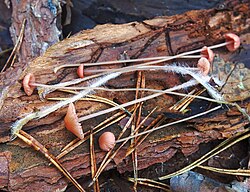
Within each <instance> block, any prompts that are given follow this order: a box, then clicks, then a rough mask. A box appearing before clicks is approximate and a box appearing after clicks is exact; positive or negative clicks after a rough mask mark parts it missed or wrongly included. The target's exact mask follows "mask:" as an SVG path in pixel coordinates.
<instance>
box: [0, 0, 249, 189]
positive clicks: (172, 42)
mask: <svg viewBox="0 0 250 192" xmlns="http://www.w3.org/2000/svg"><path fill="white" fill-rule="evenodd" d="M249 15H250V10H249V4H240V3H239V2H238V1H230V2H229V3H228V4H227V8H226V9H224V10H216V9H211V10H199V11H190V12H187V13H185V14H183V15H175V16H171V17H159V18H155V19H152V20H147V21H144V22H142V23H138V22H133V23H128V24H123V25H112V24H105V25H100V26H97V27H95V28H94V29H92V30H86V31H82V32H80V33H78V34H76V35H74V36H72V37H70V38H68V39H65V40H63V41H61V42H58V43H56V44H55V45H53V46H52V47H50V48H48V49H47V51H46V52H45V53H44V54H43V55H42V56H40V57H37V58H35V59H34V60H32V61H29V63H28V66H27V67H26V66H25V67H23V65H21V64H20V63H17V64H16V65H15V66H14V67H13V68H11V69H8V70H7V71H6V72H5V73H2V74H0V79H1V81H0V88H1V95H0V96H1V97H0V99H1V100H0V101H1V102H0V104H1V105H0V109H1V110H0V136H1V137H0V142H1V144H0V152H1V154H2V153H8V154H10V156H11V158H7V160H6V158H5V156H0V161H4V162H8V165H9V166H8V169H9V170H8V171H9V172H8V174H9V176H8V181H7V180H6V178H7V177H6V176H3V178H4V182H1V183H0V184H1V186H0V187H2V188H8V190H10V191H28V190H35V191H55V190H63V189H65V187H66V186H67V184H68V183H67V182H68V181H67V180H66V179H65V178H64V177H63V175H61V173H59V172H58V170H57V169H56V168H54V167H53V166H49V165H48V164H49V162H48V161H47V160H46V158H44V157H43V156H42V155H41V154H39V153H38V152H36V151H34V150H33V149H32V148H30V147H28V146H26V145H25V144H23V143H22V142H21V141H20V140H18V139H16V140H14V141H12V142H10V141H9V129H10V126H11V124H12V123H13V122H15V121H16V120H17V119H19V118H21V117H23V116H24V115H25V114H27V113H30V112H33V111H36V110H39V109H42V108H44V107H47V106H50V105H51V104H53V103H54V102H52V101H40V100H39V97H38V95H37V93H35V94H33V95H32V96H31V97H28V96H26V95H25V93H24V91H23V90H22V85H21V80H22V79H23V77H24V75H25V74H26V73H28V72H31V73H33V74H34V75H35V76H36V81H37V82H39V83H44V84H55V83H59V82H64V81H68V80H71V79H73V78H77V75H76V69H75V68H67V69H62V70H60V71H58V73H56V74H55V73H54V72H53V69H54V67H57V66H60V65H62V64H66V63H84V62H101V61H109V60H117V59H118V58H119V57H120V55H121V54H122V53H123V52H124V51H125V52H126V53H127V55H128V56H129V57H130V58H143V57H151V56H163V55H173V54H178V53H181V52H184V51H188V50H193V49H197V48H201V47H202V46H204V45H207V46H208V45H213V44H216V43H220V42H223V34H225V33H227V32H234V33H236V34H238V35H240V36H241V37H244V38H245V39H247V38H246V37H249V36H248V35H249V28H250V27H249V23H250V22H249V18H250V17H249ZM216 52H217V53H220V54H221V55H222V56H223V58H224V59H228V60H230V57H231V56H232V55H236V56H237V54H238V53H227V51H226V50H225V49H224V48H221V49H219V50H217V51H216ZM248 53H249V50H248ZM185 62H187V63H188V64H190V65H192V64H195V60H185ZM117 67H121V65H111V66H108V68H117ZM91 68H95V69H101V68H103V67H90V69H91ZM185 80H187V77H181V76H178V75H176V74H170V73H168V74H166V73H163V72H160V73H159V72H157V73H156V72H152V73H147V72H146V86H147V87H151V88H157V89H164V88H168V87H173V86H174V85H176V84H180V83H181V82H183V81H185ZM135 82H136V76H135V74H134V73H128V74H125V75H123V76H121V77H120V78H118V79H115V80H111V81H110V82H108V84H107V85H106V86H108V87H111V88H121V87H135ZM83 85H88V84H86V83H83ZM97 94H98V95H99V96H103V97H106V98H109V99H111V100H113V99H118V100H119V101H120V102H122V103H124V102H127V101H129V100H132V99H133V98H134V93H133V92H126V93H124V92H118V93H117V92H111V93H110V92H108V93H107V92H103V91H98V92H97ZM55 96H60V97H64V96H69V95H68V94H65V93H62V92H58V91H57V92H53V93H51V94H49V96H48V97H55ZM179 99H180V98H179V97H173V96H169V95H164V96H162V97H159V98H157V99H153V100H150V101H148V102H146V103H145V104H144V108H143V110H144V112H146V111H149V110H152V109H153V107H155V106H159V109H158V110H157V112H156V113H155V116H156V115H157V114H162V113H163V112H164V113H168V112H169V111H168V108H169V107H170V106H171V105H173V104H174V103H175V102H176V101H178V100H179ZM244 99H245V102H242V106H243V107H244V106H247V104H248V100H247V99H248V98H244ZM75 105H76V110H77V114H78V115H79V116H83V115H86V114H90V113H92V112H95V111H98V110H100V109H104V108H107V107H108V106H107V105H104V104H100V103H97V102H94V103H93V102H86V101H77V102H76V103H75ZM195 105H196V107H197V108H198V107H200V106H204V103H202V102H197V103H195ZM206 107H208V104H207V103H205V109H206ZM65 114H66V108H63V109H60V110H57V111H55V112H54V113H52V114H50V115H48V116H47V117H46V118H42V119H38V120H34V121H31V122H29V123H28V124H27V125H26V126H25V127H24V130H25V131H28V132H29V134H31V135H32V136H33V137H35V138H36V139H37V140H38V141H39V142H40V143H42V144H43V145H45V146H46V148H47V149H49V150H50V152H51V153H52V154H54V155H58V154H59V152H60V150H61V149H62V148H63V147H64V146H65V145H66V144H67V143H69V142H70V141H71V140H72V139H74V138H75V137H74V136H73V135H72V134H70V133H69V132H68V131H67V130H66V129H65V127H64V124H63V118H64V116H65ZM108 116H110V115H105V116H101V117H98V118H95V119H91V120H87V121H85V122H82V126H83V129H84V131H87V130H89V129H90V128H91V127H93V126H95V125H97V124H98V123H99V122H102V121H103V120H104V119H106V118H107V117H108ZM167 117H168V116H167ZM174 119H178V117H168V119H167V122H169V121H173V120H174ZM247 123H248V122H247V121H246V120H245V119H244V118H243V117H242V115H241V114H239V113H238V112H237V110H235V109H231V111H230V112H229V111H228V109H227V108H225V109H223V110H220V111H219V112H215V113H213V114H211V115H209V116H205V117H202V118H198V119H195V120H192V121H190V122H187V123H183V124H180V125H178V126H172V127H169V128H167V129H164V130H161V131H157V132H155V133H153V134H151V135H150V136H149V138H148V139H146V141H145V142H143V143H142V144H141V145H140V146H139V147H138V162H139V164H138V168H139V169H143V168H146V167H148V166H150V165H152V164H155V163H160V162H165V161H167V160H169V159H170V158H172V157H173V156H174V154H175V153H176V152H177V151H178V150H179V149H180V151H181V152H182V153H183V154H184V155H186V156H188V155H190V154H192V153H194V152H195V151H197V150H198V148H199V144H200V143H204V142H209V141H212V140H217V139H223V138H229V137H231V136H232V135H234V134H235V133H237V132H240V131H242V130H243V129H244V125H246V124H247ZM107 130H112V132H114V133H115V134H116V135H118V134H119V131H120V129H119V127H118V125H114V126H111V127H109V128H108V129H107ZM98 137H99V134H97V135H95V137H94V140H95V144H96V142H97V139H98ZM88 145H89V144H88V142H85V143H84V144H82V145H81V146H79V147H78V148H76V149H75V150H74V151H73V152H71V153H70V154H69V155H67V156H65V157H64V158H62V159H61V160H60V161H61V162H62V164H63V165H64V166H65V168H66V169H67V170H68V171H69V172H70V173H71V174H72V175H73V176H74V177H76V178H79V177H81V176H83V175H87V174H89V173H90V160H89V146H88ZM126 147H128V146H126ZM126 147H124V148H123V149H122V150H121V151H120V152H119V153H118V154H117V156H116V157H115V159H114V161H113V162H112V163H111V164H109V166H108V167H107V169H111V168H113V167H117V168H118V170H119V171H120V172H125V171H131V170H132V165H131V161H129V158H127V159H126V160H123V159H124V155H125V153H126ZM95 149H96V161H97V163H100V162H101V161H102V158H103V156H104V154H105V153H104V152H102V151H101V150H100V149H99V148H98V147H95ZM9 159H11V160H9ZM5 165H6V163H3V164H2V163H1V164H0V166H1V167H2V166H5ZM4 170H5V167H4ZM4 174H5V172H4ZM0 176H1V175H0Z"/></svg>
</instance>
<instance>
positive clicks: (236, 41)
mask: <svg viewBox="0 0 250 192" xmlns="http://www.w3.org/2000/svg"><path fill="white" fill-rule="evenodd" d="M224 37H225V39H226V42H231V43H229V44H227V45H226V47H227V49H228V50H229V51H235V50H236V49H238V48H239V46H240V38H239V36H238V35H235V34H234V33H226V34H225V35H224Z"/></svg>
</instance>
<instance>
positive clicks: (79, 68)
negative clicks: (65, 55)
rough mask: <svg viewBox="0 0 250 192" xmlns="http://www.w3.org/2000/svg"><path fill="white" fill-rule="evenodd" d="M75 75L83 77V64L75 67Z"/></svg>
mask: <svg viewBox="0 0 250 192" xmlns="http://www.w3.org/2000/svg"><path fill="white" fill-rule="evenodd" d="M77 75H78V76H79V77H80V78H84V65H83V64H80V65H79V67H78V68H77Z"/></svg>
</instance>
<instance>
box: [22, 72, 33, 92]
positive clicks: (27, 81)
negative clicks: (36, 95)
mask: <svg viewBox="0 0 250 192" xmlns="http://www.w3.org/2000/svg"><path fill="white" fill-rule="evenodd" d="M35 80H36V79H35V76H34V75H33V74H32V73H28V74H27V75H25V77H24V79H23V88H24V92H25V93H26V94H27V95H28V96H31V95H32V93H33V91H34V89H35V88H36V86H34V83H35Z"/></svg>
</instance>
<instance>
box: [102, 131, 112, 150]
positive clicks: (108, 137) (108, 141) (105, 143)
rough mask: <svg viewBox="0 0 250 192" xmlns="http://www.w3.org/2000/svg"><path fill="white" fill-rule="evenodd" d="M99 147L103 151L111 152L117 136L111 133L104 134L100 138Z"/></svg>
mask: <svg viewBox="0 0 250 192" xmlns="http://www.w3.org/2000/svg"><path fill="white" fill-rule="evenodd" d="M99 146H100V148H101V149H102V150H103V151H110V150H111V149H112V148H113V147H114V146H115V135H114V134H113V133H111V132H104V133H103V134H102V135H101V136H100V137H99Z"/></svg>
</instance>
